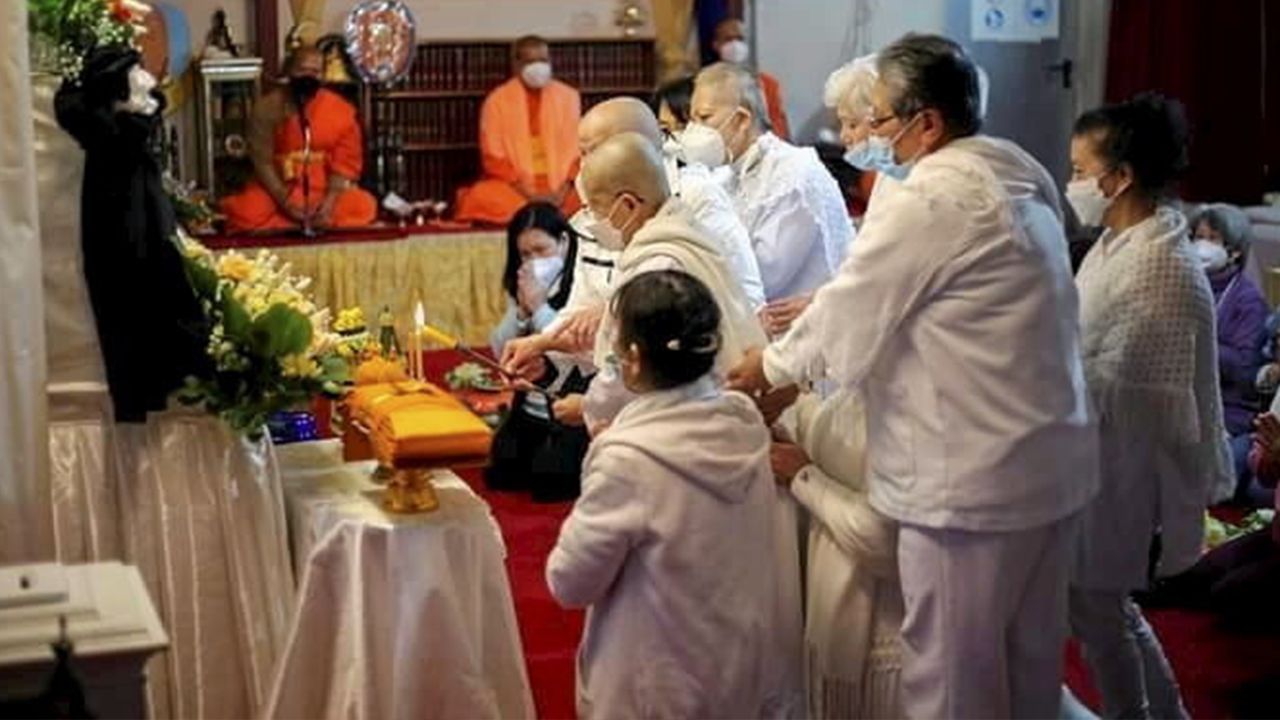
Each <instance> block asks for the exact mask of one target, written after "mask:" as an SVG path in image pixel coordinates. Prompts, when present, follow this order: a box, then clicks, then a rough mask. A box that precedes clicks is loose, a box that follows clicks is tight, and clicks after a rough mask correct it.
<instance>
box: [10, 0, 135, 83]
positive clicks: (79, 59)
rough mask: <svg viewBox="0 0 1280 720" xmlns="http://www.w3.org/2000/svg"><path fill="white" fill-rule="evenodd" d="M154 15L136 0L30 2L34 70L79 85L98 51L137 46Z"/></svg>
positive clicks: (29, 13) (41, 0) (29, 18)
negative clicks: (147, 20) (146, 21)
mask: <svg viewBox="0 0 1280 720" xmlns="http://www.w3.org/2000/svg"><path fill="white" fill-rule="evenodd" d="M150 11H151V9H150V8H149V7H148V6H147V5H144V4H142V3H139V2H134V0H27V17H28V21H27V22H28V27H29V32H30V34H31V35H30V37H31V55H32V63H31V64H32V67H33V68H34V69H36V70H39V71H42V72H49V73H53V74H54V75H58V76H60V77H62V78H63V79H64V80H68V81H71V82H75V81H77V79H78V78H79V77H80V71H81V70H82V69H83V66H84V59H85V57H86V56H87V55H88V54H89V52H90V51H92V50H93V49H94V48H96V47H102V46H106V45H133V44H134V41H135V38H136V37H137V36H139V35H141V34H142V33H143V32H145V30H144V29H143V27H142V23H143V21H144V18H145V17H146V15H147V13H149V12H150Z"/></svg>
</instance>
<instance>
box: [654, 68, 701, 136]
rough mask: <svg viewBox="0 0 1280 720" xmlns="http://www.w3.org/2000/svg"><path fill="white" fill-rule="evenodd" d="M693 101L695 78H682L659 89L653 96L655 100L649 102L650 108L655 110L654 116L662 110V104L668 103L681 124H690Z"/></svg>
mask: <svg viewBox="0 0 1280 720" xmlns="http://www.w3.org/2000/svg"><path fill="white" fill-rule="evenodd" d="M692 100H693V78H692V77H682V78H680V79H679V80H672V81H671V82H669V83H667V84H666V85H663V86H662V87H660V88H658V90H657V92H655V93H654V94H653V99H652V100H650V101H649V107H651V108H652V109H653V114H654V115H657V114H658V111H659V110H661V108H662V103H664V102H665V103H666V104H667V107H669V108H671V114H672V115H675V116H676V119H677V120H679V121H680V124H681V125H682V126H683V125H688V124H689V106H690V105H691V104H692Z"/></svg>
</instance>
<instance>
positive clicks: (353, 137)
mask: <svg viewBox="0 0 1280 720" xmlns="http://www.w3.org/2000/svg"><path fill="white" fill-rule="evenodd" d="M323 68H324V57H323V56H322V55H321V53H320V51H318V50H317V49H315V48H312V47H303V48H299V49H298V50H295V51H294V53H293V54H292V55H291V56H290V57H289V59H288V60H287V61H286V66H285V69H286V72H287V73H288V77H289V84H288V85H287V86H285V87H283V88H281V89H279V90H277V91H275V92H272V93H270V94H268V95H266V96H265V97H263V98H262V100H261V101H260V102H259V103H258V104H257V106H256V107H255V108H254V116H253V122H252V126H251V129H250V138H249V152H250V157H251V158H252V160H253V168H254V175H255V177H254V179H253V180H251V181H250V182H249V184H248V185H246V186H245V188H244V189H243V190H241V191H240V192H239V193H236V194H234V195H229V196H227V197H225V198H223V200H222V212H223V213H224V214H225V215H226V216H227V229H228V231H230V232H246V231H248V232H253V231H263V230H288V229H291V228H297V227H302V226H306V227H311V228H325V227H337V228H342V227H361V226H364V225H368V224H369V223H371V222H373V220H374V218H375V217H376V216H377V212H378V205H377V201H376V200H375V199H374V197H373V195H371V194H369V193H368V192H366V191H364V190H362V189H360V188H359V187H358V186H357V185H356V183H357V181H358V180H359V179H360V173H361V170H362V168H363V166H364V142H363V139H362V137H361V132H360V119H359V117H358V116H357V114H356V109H355V107H354V106H352V105H351V103H349V102H347V100H346V99H345V98H343V97H342V96H341V95H339V94H337V93H335V92H332V91H330V90H326V89H324V88H322V87H321V85H320V76H321V72H322V70H323ZM308 139H309V141H308Z"/></svg>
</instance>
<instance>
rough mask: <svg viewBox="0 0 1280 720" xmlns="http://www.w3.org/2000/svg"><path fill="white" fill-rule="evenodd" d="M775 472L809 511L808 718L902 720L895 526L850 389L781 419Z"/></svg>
mask: <svg viewBox="0 0 1280 720" xmlns="http://www.w3.org/2000/svg"><path fill="white" fill-rule="evenodd" d="M783 425H784V429H783V430H782V432H784V433H785V434H788V435H790V436H791V437H792V438H794V440H795V443H794V444H792V443H789V442H783V441H775V442H774V444H773V449H772V453H771V456H772V461H773V471H774V476H775V477H776V478H777V479H778V482H779V483H781V484H784V485H786V486H788V487H789V488H790V489H791V494H792V495H793V496H794V497H795V498H796V500H798V501H799V502H800V504H801V505H804V507H805V508H806V509H807V510H808V511H809V513H810V514H811V523H810V526H809V554H808V583H807V588H808V592H807V595H808V596H807V598H806V601H807V602H806V605H807V612H806V613H805V628H804V638H805V659H806V663H805V665H806V668H805V669H806V676H807V678H808V703H809V716H810V717H813V718H819V719H822V718H892V717H902V705H901V703H900V701H899V692H898V674H899V668H900V666H901V661H900V654H899V650H898V642H899V632H898V631H899V627H900V626H901V625H902V592H901V590H900V589H899V586H898V572H897V569H898V564H897V563H898V560H897V553H896V552H895V548H896V547H897V530H896V526H895V525H894V523H893V521H891V520H889V519H888V518H886V517H884V516H882V515H880V514H879V513H878V512H876V511H875V510H874V509H872V507H871V504H870V502H869V501H868V499H867V487H866V418H865V415H864V413H863V407H862V403H861V402H860V401H859V400H858V399H857V397H856V396H855V395H854V394H853V393H849V392H840V393H838V394H836V395H834V396H832V397H831V398H829V399H828V400H826V401H825V402H824V401H821V400H819V398H818V397H817V396H816V395H812V394H810V395H805V396H803V397H801V398H800V400H799V401H797V403H796V405H795V407H794V411H793V412H792V413H788V415H787V416H786V417H784V419H783Z"/></svg>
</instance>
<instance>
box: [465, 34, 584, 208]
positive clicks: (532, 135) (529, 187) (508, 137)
mask: <svg viewBox="0 0 1280 720" xmlns="http://www.w3.org/2000/svg"><path fill="white" fill-rule="evenodd" d="M512 69H513V70H514V77H512V78H511V79H510V80H507V81H506V82H505V83H503V84H501V85H499V86H498V87H497V88H495V89H494V90H493V92H491V93H489V97H487V98H485V101H484V105H483V106H482V107H481V109H480V162H481V166H482V169H483V172H484V176H483V177H482V178H481V179H480V181H479V182H477V183H476V184H474V185H472V186H470V187H466V188H462V189H461V190H459V191H458V202H457V206H456V207H457V211H456V212H455V214H454V215H455V217H456V218H457V219H458V220H464V221H470V222H478V223H486V224H491V225H506V224H507V222H509V221H510V220H511V217H512V216H513V215H515V214H516V211H517V210H519V209H520V208H522V207H524V206H525V205H527V204H528V203H530V202H532V201H543V202H550V203H552V204H554V205H558V206H559V207H560V209H561V211H562V212H564V213H565V215H566V216H568V215H571V214H573V213H574V212H576V211H577V210H578V208H579V207H580V202H579V200H578V194H577V193H575V192H574V191H573V179H574V177H575V176H576V175H577V173H578V120H580V119H581V116H582V98H581V97H580V96H579V95H578V91H577V90H575V89H573V88H572V87H569V86H568V85H566V84H564V83H562V82H560V81H558V80H554V79H552V77H551V55H550V51H549V49H548V47H547V43H546V41H545V40H543V39H542V38H539V37H536V36H528V37H523V38H520V39H519V40H517V41H516V43H515V46H514V49H513V52H512Z"/></svg>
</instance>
